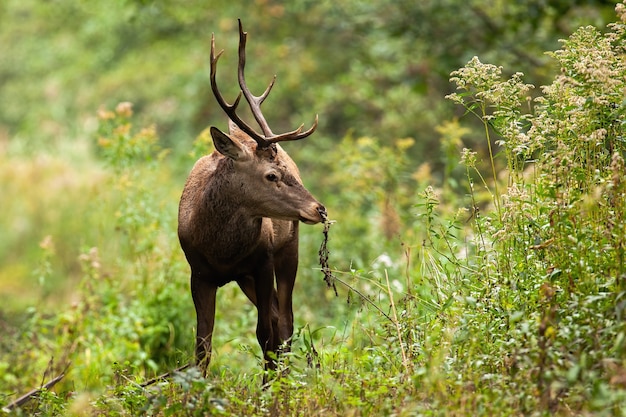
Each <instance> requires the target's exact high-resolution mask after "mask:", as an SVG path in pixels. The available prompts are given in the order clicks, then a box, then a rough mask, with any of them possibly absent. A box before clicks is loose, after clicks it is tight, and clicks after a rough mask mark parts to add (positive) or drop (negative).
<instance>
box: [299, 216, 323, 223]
mask: <svg viewBox="0 0 626 417" xmlns="http://www.w3.org/2000/svg"><path fill="white" fill-rule="evenodd" d="M300 221H301V222H302V223H304V224H317V223H319V222H320V220H312V219H309V218H306V217H302V216H300Z"/></svg>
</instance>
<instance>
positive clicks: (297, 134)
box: [267, 114, 318, 143]
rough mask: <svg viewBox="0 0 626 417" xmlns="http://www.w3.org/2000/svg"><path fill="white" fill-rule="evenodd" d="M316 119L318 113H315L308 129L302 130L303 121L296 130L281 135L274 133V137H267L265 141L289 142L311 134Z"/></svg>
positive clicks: (315, 126)
mask: <svg viewBox="0 0 626 417" xmlns="http://www.w3.org/2000/svg"><path fill="white" fill-rule="evenodd" d="M317 121H318V115H317V114H316V115H315V121H314V122H313V125H312V126H311V127H310V128H309V129H307V130H305V131H304V132H302V129H303V128H304V123H303V124H301V125H300V127H298V128H297V129H296V130H292V131H291V132H287V133H283V134H281V135H275V136H274V137H272V138H269V139H268V140H267V141H268V142H269V143H276V142H289V141H292V140H300V139H304V138H306V137H308V136H311V134H312V133H313V132H315V129H317Z"/></svg>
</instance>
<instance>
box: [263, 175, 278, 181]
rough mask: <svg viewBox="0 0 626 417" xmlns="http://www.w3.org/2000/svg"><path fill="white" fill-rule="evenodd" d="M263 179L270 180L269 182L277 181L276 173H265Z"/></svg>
mask: <svg viewBox="0 0 626 417" xmlns="http://www.w3.org/2000/svg"><path fill="white" fill-rule="evenodd" d="M265 179H266V180H268V181H270V182H276V181H278V176H277V175H276V174H267V175H266V176H265Z"/></svg>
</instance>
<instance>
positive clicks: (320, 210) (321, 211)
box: [300, 206, 326, 224]
mask: <svg viewBox="0 0 626 417" xmlns="http://www.w3.org/2000/svg"><path fill="white" fill-rule="evenodd" d="M315 212H316V214H317V215H318V216H315V217H308V213H307V217H304V216H300V221H301V222H302V223H304V224H317V223H319V222H323V221H325V220H326V208H325V207H324V206H319V207H316V208H315Z"/></svg>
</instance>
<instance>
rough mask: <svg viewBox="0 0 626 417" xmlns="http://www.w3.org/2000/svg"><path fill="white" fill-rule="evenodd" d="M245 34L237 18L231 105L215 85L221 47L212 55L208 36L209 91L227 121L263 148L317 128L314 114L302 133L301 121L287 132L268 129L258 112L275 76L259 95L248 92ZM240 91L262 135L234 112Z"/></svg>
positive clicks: (299, 137) (301, 137)
mask: <svg viewBox="0 0 626 417" xmlns="http://www.w3.org/2000/svg"><path fill="white" fill-rule="evenodd" d="M247 35H248V33H247V32H244V31H243V25H242V24H241V19H239V64H238V69H237V78H238V80H239V87H240V88H241V91H240V92H239V95H238V96H237V99H236V100H235V102H234V103H233V104H228V103H227V102H226V100H224V97H223V96H222V94H221V93H220V91H219V89H218V87H217V81H216V73H217V61H218V59H219V58H220V56H221V55H222V52H224V51H223V50H221V51H220V52H219V53H218V54H217V55H216V54H215V35H213V36H211V90H213V94H214V95H215V98H216V99H217V102H218V104H219V105H220V107H221V108H222V109H223V110H224V112H225V113H226V114H227V115H228V117H229V118H230V120H232V121H233V122H234V123H235V124H236V125H237V126H239V128H240V129H241V130H243V131H244V132H245V133H246V134H247V135H248V136H250V137H251V138H252V139H254V140H255V141H256V143H257V144H258V146H259V147H260V148H266V147H268V146H269V145H271V144H272V143H277V142H285V141H292V140H300V139H304V138H306V137H307V136H309V135H311V134H312V133H313V132H315V129H317V122H318V117H317V115H316V116H315V122H313V126H311V127H310V128H309V129H308V130H306V131H304V132H303V131H302V129H303V128H304V124H303V125H301V126H300V127H298V128H297V129H296V130H292V131H290V132H286V133H282V134H279V135H275V134H274V133H273V132H272V129H271V128H270V126H269V124H268V123H267V120H265V116H263V112H262V111H261V104H263V102H264V101H265V99H266V98H267V96H268V95H269V93H270V91H272V87H274V83H275V82H276V76H275V75H274V78H272V81H271V82H270V83H269V85H268V86H267V88H266V89H265V91H264V92H263V94H261V95H260V96H255V95H254V94H252V92H251V91H250V89H249V88H248V86H247V84H246V78H245V67H246V40H247ZM242 94H243V96H244V97H245V98H246V101H247V102H248V105H249V106H250V110H251V111H252V114H253V115H254V118H255V119H256V121H257V123H258V124H259V126H260V127H261V130H263V135H261V134H260V133H257V132H256V131H255V130H254V129H253V128H252V127H250V126H249V125H248V124H246V122H244V121H243V120H242V119H241V118H240V117H239V116H238V115H237V111H236V110H237V106H238V105H239V100H240V99H241V95H242Z"/></svg>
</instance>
